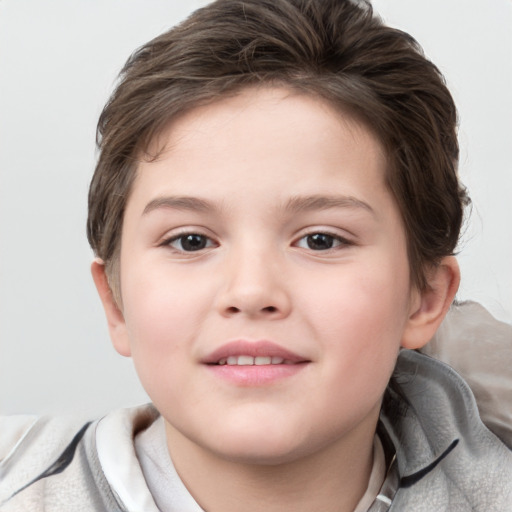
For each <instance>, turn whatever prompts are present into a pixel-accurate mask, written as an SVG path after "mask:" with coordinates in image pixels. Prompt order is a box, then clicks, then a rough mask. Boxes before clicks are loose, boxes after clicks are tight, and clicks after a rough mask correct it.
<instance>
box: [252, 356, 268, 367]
mask: <svg viewBox="0 0 512 512" xmlns="http://www.w3.org/2000/svg"><path fill="white" fill-rule="evenodd" d="M271 363H272V358H271V357H262V356H259V357H255V358H254V364H257V365H262V364H271Z"/></svg>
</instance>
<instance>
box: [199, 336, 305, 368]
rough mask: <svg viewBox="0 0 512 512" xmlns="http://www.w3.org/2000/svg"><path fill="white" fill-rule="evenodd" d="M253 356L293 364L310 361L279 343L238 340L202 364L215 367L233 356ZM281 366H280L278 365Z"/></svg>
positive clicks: (216, 352)
mask: <svg viewBox="0 0 512 512" xmlns="http://www.w3.org/2000/svg"><path fill="white" fill-rule="evenodd" d="M242 355H243V356H251V357H261V356H267V357H281V358H282V359H284V360H286V361H288V362H290V363H292V364H297V363H306V362H309V360H308V359H307V358H305V357H302V356H300V355H299V354H295V353H294V352H292V351H290V350H288V349H285V348H284V347H281V346H280V345H278V344H277V343H274V342H272V341H267V340H258V341H248V340H236V341H231V342H229V343H226V344H225V345H222V346H221V347H219V348H218V349H216V350H214V351H213V352H211V353H210V354H208V355H207V356H206V357H205V358H204V359H203V360H202V361H201V362H202V363H203V364H209V365H215V364H217V363H218V362H219V361H220V360H221V359H227V358H228V357H231V356H242ZM276 366H279V365H276Z"/></svg>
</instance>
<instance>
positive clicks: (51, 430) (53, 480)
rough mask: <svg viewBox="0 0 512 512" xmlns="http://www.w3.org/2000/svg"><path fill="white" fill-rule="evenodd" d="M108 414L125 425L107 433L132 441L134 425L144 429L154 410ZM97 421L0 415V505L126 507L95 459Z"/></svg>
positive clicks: (28, 507)
mask: <svg viewBox="0 0 512 512" xmlns="http://www.w3.org/2000/svg"><path fill="white" fill-rule="evenodd" d="M112 414H113V415H114V416H116V417H121V416H122V417H123V418H125V420H124V424H123V425H124V426H125V427H126V428H125V430H122V429H118V431H116V432H112V433H111V436H112V437H113V438H119V437H124V438H126V441H125V443H126V445H127V446H130V445H132V444H133V443H132V441H133V438H132V435H133V432H134V430H136V429H138V428H143V419H149V418H151V417H154V416H155V414H156V412H155V411H154V408H152V407H151V406H143V407H140V408H134V409H126V410H122V411H116V412H114V413H112ZM112 414H111V415H112ZM111 415H107V416H106V417H105V418H109V417H110V416H111ZM101 421H102V420H99V421H94V422H89V421H86V420H84V419H83V418H77V417H55V418H45V417H42V418H36V417H33V416H18V417H17V416H12V417H6V418H1V419H0V439H2V442H1V443H0V457H1V460H0V510H1V511H2V512H3V511H5V512H8V511H11V510H12V511H19V510H31V511H43V510H55V511H61V510H62V511H63V512H64V511H67V510H70V509H72V510H74V511H84V512H85V511H87V512H93V511H95V510H97V511H100V510H101V511H104V510H109V512H111V511H112V512H114V511H122V510H125V507H124V506H123V505H122V504H120V503H119V502H118V500H117V497H116V496H115V493H114V492H113V491H112V488H111V485H110V483H109V482H108V480H107V478H106V477H105V475H104V472H103V468H102V466H101V463H100V460H99V454H98V451H97V446H96V438H97V435H96V434H97V428H98V425H99V424H100V423H101ZM120 424H121V423H120ZM128 424H129V425H128ZM133 461H135V462H136V458H134V459H133ZM133 461H132V462H133ZM70 507H71V508H70Z"/></svg>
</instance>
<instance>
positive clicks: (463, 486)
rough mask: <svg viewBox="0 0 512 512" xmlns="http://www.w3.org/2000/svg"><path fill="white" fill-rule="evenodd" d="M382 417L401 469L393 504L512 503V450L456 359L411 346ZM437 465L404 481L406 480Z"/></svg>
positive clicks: (492, 506) (486, 510) (487, 509)
mask: <svg viewBox="0 0 512 512" xmlns="http://www.w3.org/2000/svg"><path fill="white" fill-rule="evenodd" d="M382 421H383V423H384V424H385V426H386V428H387V431H388V433H389V435H390V436H391V438H392V440H393V443H394V445H395V448H396V450H397V462H398V470H399V474H400V475H401V486H400V488H399V489H398V491H397V493H396V495H395V498H394V500H393V505H392V506H391V509H390V510H391V511H403V510H414V511H415V512H427V511H428V512H434V511H435V512H443V511H447V512H448V511H450V512H452V511H460V512H465V511H468V512H469V511H481V512H498V511H499V512H502V511H504V510H510V509H511V504H512V452H511V451H510V450H509V449H508V448H507V447H506V446H505V445H504V444H503V443H502V442H501V441H500V440H499V439H498V438H497V437H496V436H495V435H494V434H493V433H492V432H490V431H489V430H488V429H487V428H486V427H485V426H484V425H483V423H482V422H481V420H480V417H479V415H478V409H477V406H476V402H475V399H474V397H473V394H472V393H471V391H470V389H469V387H468V386H467V384H466V383H465V382H464V381H463V380H462V379H461V378H460V377H459V376H458V375H457V374H456V373H455V371H454V370H453V369H452V368H450V367H449V366H448V365H445V364H443V363H440V362H439V361H437V360H435V359H432V358H430V357H428V356H424V355H422V354H419V353H417V352H413V351H403V352H402V353H401V354H400V357H399V361H398V365H397V369H396V372H395V375H394V378H393V379H392V384H391V385H390V386H389V388H388V390H387V392H386V396H385V400H384V404H383V414H382ZM457 441H458V444H457V445H456V446H455V447H454V448H453V450H452V451H450V452H449V453H448V454H447V455H446V457H445V458H443V459H442V460H441V461H440V462H438V464H437V465H435V463H436V461H439V459H440V457H441V456H442V455H443V454H444V453H446V452H447V450H448V449H449V447H450V446H453V444H454V443H455V442H457ZM432 465H435V467H433V469H432V470H431V471H429V472H427V474H426V475H424V476H423V477H422V478H420V479H419V480H418V481H417V482H416V483H414V484H413V485H411V486H410V487H404V481H406V480H407V479H408V480H409V481H410V480H414V475H415V474H418V473H419V474H421V471H422V470H424V469H425V468H428V467H430V466H432Z"/></svg>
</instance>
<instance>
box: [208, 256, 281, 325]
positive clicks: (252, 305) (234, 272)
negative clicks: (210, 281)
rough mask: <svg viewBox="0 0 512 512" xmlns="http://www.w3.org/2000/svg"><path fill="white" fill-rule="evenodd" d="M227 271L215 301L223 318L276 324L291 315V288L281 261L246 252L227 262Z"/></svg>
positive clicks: (225, 264) (225, 270) (273, 257)
mask: <svg viewBox="0 0 512 512" xmlns="http://www.w3.org/2000/svg"><path fill="white" fill-rule="evenodd" d="M248 253H250V254H248ZM224 267H225V268H224V271H223V276H222V285H221V287H220V291H219V293H218V295H217V298H216V301H217V304H216V306H217V310H218V311H219V313H220V314H221V315H222V316H225V317H232V316H246V317H249V318H262V319H272V320H277V319H281V318H285V317H287V316H288V315H289V314H290V310H291V300H290V296H289V286H288V285H287V279H286V277H285V273H286V272H285V271H284V269H283V266H282V265H281V264H280V259H279V258H278V257H275V255H271V254H269V253H268V252H267V253H266V254H265V253H264V252H263V251H262V252H261V253H259V252H258V253H257V254H256V253H255V252H254V250H249V251H243V252H239V253H238V254H236V255H235V254H234V255H232V257H230V258H228V259H227V260H226V261H225V262H224Z"/></svg>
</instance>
